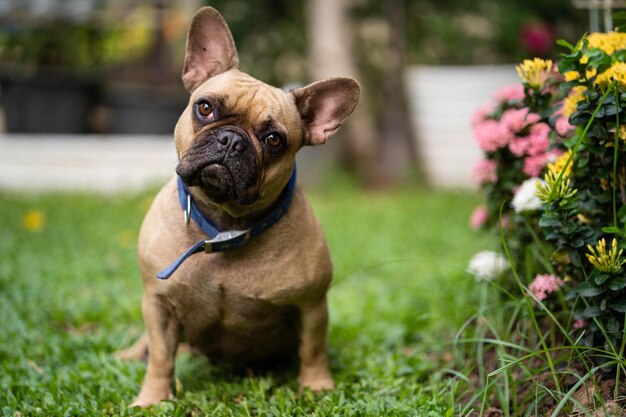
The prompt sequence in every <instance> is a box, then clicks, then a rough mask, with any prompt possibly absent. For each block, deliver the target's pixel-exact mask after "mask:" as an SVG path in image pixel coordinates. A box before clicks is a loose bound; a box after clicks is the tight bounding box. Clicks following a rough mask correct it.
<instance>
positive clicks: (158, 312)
mask: <svg viewBox="0 0 626 417" xmlns="http://www.w3.org/2000/svg"><path fill="white" fill-rule="evenodd" d="M141 310H142V313H143V318H144V322H145V324H146V328H147V331H148V367H147V369H146V376H145V378H144V381H143V385H142V386H141V391H140V392H139V395H138V396H137V399H136V400H135V401H134V402H133V404H132V406H140V407H146V406H148V405H150V404H156V403H158V402H159V401H161V400H165V399H168V398H172V378H173V376H174V361H175V357H176V348H177V346H178V338H179V335H180V325H179V323H178V321H177V320H176V319H175V317H174V316H173V314H172V311H171V309H170V308H168V307H167V306H165V305H163V303H162V302H160V301H159V300H158V299H157V298H156V297H154V296H149V295H144V298H143V302H142V306H141Z"/></svg>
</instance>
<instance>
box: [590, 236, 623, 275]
mask: <svg viewBox="0 0 626 417" xmlns="http://www.w3.org/2000/svg"><path fill="white" fill-rule="evenodd" d="M587 249H588V250H589V253H588V254H587V259H588V260H589V262H590V263H591V264H592V265H593V266H594V267H596V268H597V269H598V270H600V272H606V273H609V274H611V273H615V272H619V271H620V270H621V269H622V265H624V263H626V260H620V258H621V256H622V253H623V252H624V249H620V250H619V251H618V250H617V239H613V242H612V243H611V249H609V251H608V252H607V250H606V241H605V240H604V238H602V239H600V241H599V242H598V244H597V245H596V246H595V248H594V247H593V246H591V245H587Z"/></svg>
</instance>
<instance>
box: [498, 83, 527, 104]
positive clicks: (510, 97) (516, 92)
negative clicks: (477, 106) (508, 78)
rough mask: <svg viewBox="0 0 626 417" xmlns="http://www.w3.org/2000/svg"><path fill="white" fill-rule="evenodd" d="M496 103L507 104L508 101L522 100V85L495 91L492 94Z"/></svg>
mask: <svg viewBox="0 0 626 417" xmlns="http://www.w3.org/2000/svg"><path fill="white" fill-rule="evenodd" d="M494 98H495V99H496V101H499V102H501V103H507V102H509V101H514V100H515V101H522V100H524V86H523V85H522V84H514V85H509V86H507V87H503V88H501V89H499V90H498V91H496V93H495V94H494Z"/></svg>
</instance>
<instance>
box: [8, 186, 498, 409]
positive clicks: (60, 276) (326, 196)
mask: <svg viewBox="0 0 626 417" xmlns="http://www.w3.org/2000/svg"><path fill="white" fill-rule="evenodd" d="M154 191H155V190H150V191H147V192H144V193H140V194H132V195H116V196H113V197H104V196H98V195H93V194H49V195H37V196H33V195H22V194H7V193H0V213H1V215H0V321H1V323H2V324H1V326H0V340H1V342H0V410H1V411H2V414H3V415H5V416H14V415H21V416H26V415H42V416H57V415H89V416H100V415H146V416H148V415H185V416H187V415H192V416H196V415H204V414H209V415H219V416H222V415H223V416H230V415H237V416H239V415H264V416H276V415H285V416H293V415H303V416H304V415H307V416H308V415H358V416H364V415H368V416H370V415H371V416H379V415H402V416H404V415H416V416H452V415H454V407H455V406H456V404H457V401H458V397H457V394H458V386H459V379H457V378H455V377H453V375H452V373H450V372H447V371H446V370H445V369H444V367H445V366H449V365H448V360H449V357H450V353H449V352H450V351H451V350H452V348H451V345H450V341H451V340H452V338H453V337H454V334H455V332H456V331H457V330H458V328H459V327H460V326H461V325H462V323H463V321H464V320H465V319H466V318H467V317H468V316H470V315H471V314H472V313H473V312H474V310H475V308H476V303H477V300H478V292H477V291H475V282H474V279H473V278H472V277H471V276H470V275H469V274H468V273H467V272H466V271H465V266H466V265H467V262H468V259H469V258H470V257H471V256H472V255H473V254H474V253H475V252H476V251H478V250H482V249H485V248H493V247H494V245H496V244H497V242H494V240H493V239H492V238H490V237H489V236H485V235H476V234H475V233H474V232H472V231H470V230H469V229H468V227H467V220H468V216H469V215H470V213H471V211H472V209H473V207H474V205H475V204H476V203H478V202H479V199H480V198H479V196H478V194H477V193H472V192H469V191H433V190H427V189H420V188H403V189H400V190H395V191H388V192H384V193H374V192H365V191H360V190H358V189H357V188H355V187H352V186H350V185H346V184H343V183H341V182H340V184H334V185H332V186H330V187H324V189H321V188H320V189H315V190H310V193H309V194H310V196H311V200H312V203H313V206H314V209H315V212H316V213H317V216H318V218H319V219H320V221H321V223H322V224H323V226H324V229H325V232H326V235H327V238H328V241H329V245H330V248H331V252H332V255H333V261H334V265H335V278H334V283H333V286H332V288H331V290H330V293H329V300H330V310H331V324H330V330H329V332H330V334H329V339H330V356H331V368H332V371H333V373H334V376H335V380H336V382H337V389H336V390H335V391H333V392H330V393H325V394H322V395H314V394H312V393H310V392H304V393H299V392H298V389H297V384H296V372H297V370H296V368H295V367H292V368H287V369H282V370H274V371H270V372H269V373H267V374H262V375H243V376H242V375H239V374H237V373H235V372H233V370H231V369H228V368H227V367H225V366H216V365H212V364H210V363H209V361H208V360H207V359H205V358H202V357H193V356H189V355H183V356H179V357H178V359H177V369H176V400H175V401H172V402H166V403H162V404H161V405H159V406H156V407H152V408H149V409H147V410H139V409H130V408H128V407H127V405H128V404H130V402H132V400H133V398H134V396H135V394H136V393H137V391H138V389H139V387H140V384H141V381H142V378H143V374H144V370H145V364H144V363H142V362H121V361H119V360H117V359H116V358H114V356H113V353H114V352H115V351H116V350H118V349H121V348H124V347H126V346H128V345H130V344H131V343H132V342H133V341H134V340H135V339H136V338H137V337H138V336H139V335H140V333H141V332H142V328H143V323H142V320H141V313H140V299H141V292H142V288H141V280H140V278H139V271H138V266H137V259H136V254H135V244H136V236H137V232H138V229H139V226H140V224H141V220H142V217H143V215H144V213H145V212H146V210H147V208H148V207H149V204H150V201H151V198H152V196H153V194H154Z"/></svg>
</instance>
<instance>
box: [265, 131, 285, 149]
mask: <svg viewBox="0 0 626 417" xmlns="http://www.w3.org/2000/svg"><path fill="white" fill-rule="evenodd" d="M264 141H265V144H266V145H267V146H269V147H271V148H279V147H280V146H282V144H283V137H282V136H281V135H280V134H279V133H276V132H272V133H269V134H268V135H267V136H265V139H264Z"/></svg>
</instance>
